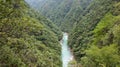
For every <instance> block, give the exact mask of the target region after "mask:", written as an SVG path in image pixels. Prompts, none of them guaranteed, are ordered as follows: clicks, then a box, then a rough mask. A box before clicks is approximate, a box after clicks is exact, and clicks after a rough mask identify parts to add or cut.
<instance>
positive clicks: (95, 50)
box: [69, 0, 120, 67]
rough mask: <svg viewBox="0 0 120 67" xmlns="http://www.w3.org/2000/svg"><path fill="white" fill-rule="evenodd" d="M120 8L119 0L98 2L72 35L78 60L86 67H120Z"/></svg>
mask: <svg viewBox="0 0 120 67" xmlns="http://www.w3.org/2000/svg"><path fill="white" fill-rule="evenodd" d="M119 7H120V4H119V1H118V0H94V1H93V2H92V3H91V4H90V5H89V6H88V7H87V9H86V10H85V11H84V12H83V13H82V17H81V19H80V21H79V23H77V26H76V27H75V28H74V29H73V31H72V32H71V34H70V35H69V36H70V38H69V45H70V47H71V48H72V50H73V53H74V55H75V58H76V60H77V61H78V62H81V63H82V65H83V66H84V67H101V66H103V67H119V66H120V65H119V64H120V63H119V62H120V61H119V60H120V53H119V47H120V46H119V40H120V39H119V36H120V34H119V29H120V28H119V22H120V20H119V19H120V14H119V13H120V11H119ZM113 54H114V55H113Z"/></svg>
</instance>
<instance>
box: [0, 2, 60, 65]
mask: <svg viewBox="0 0 120 67" xmlns="http://www.w3.org/2000/svg"><path fill="white" fill-rule="evenodd" d="M58 35H60V36H59V37H58ZM60 37H61V32H60V30H59V29H58V28H57V27H56V26H55V25H54V24H52V22H51V21H49V20H48V19H46V18H44V17H42V16H41V15H40V14H39V13H38V12H35V11H33V10H31V9H30V8H29V7H28V5H26V3H25V2H24V0H20V1H18V0H17V1H9V0H4V1H3V0H0V67H49V66H53V67H61V65H62V63H61V57H60V54H61V46H60V44H59V41H58V40H59V38H60ZM56 59H57V60H56Z"/></svg>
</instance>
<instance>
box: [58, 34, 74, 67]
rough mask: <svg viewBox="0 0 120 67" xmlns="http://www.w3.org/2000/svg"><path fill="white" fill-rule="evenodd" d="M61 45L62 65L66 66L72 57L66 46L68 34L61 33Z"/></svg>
mask: <svg viewBox="0 0 120 67" xmlns="http://www.w3.org/2000/svg"><path fill="white" fill-rule="evenodd" d="M60 43H61V45H62V63H63V65H62V67H68V63H69V62H70V61H71V60H72V59H73V55H72V53H71V51H70V48H69V47H68V34H67V33H63V38H62V40H61V42H60Z"/></svg>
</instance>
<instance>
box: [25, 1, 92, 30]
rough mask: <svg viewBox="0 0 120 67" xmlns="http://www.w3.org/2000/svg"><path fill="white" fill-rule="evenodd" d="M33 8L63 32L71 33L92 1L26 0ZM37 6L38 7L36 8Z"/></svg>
mask: <svg viewBox="0 0 120 67" xmlns="http://www.w3.org/2000/svg"><path fill="white" fill-rule="evenodd" d="M26 1H27V2H28V3H29V4H30V5H31V6H32V7H33V8H35V9H37V10H38V11H40V12H41V14H43V15H44V16H46V17H47V18H49V19H50V20H51V21H53V23H55V24H56V25H57V26H58V27H60V29H61V30H62V31H65V32H70V31H71V30H72V28H73V27H74V26H75V24H76V23H77V22H78V21H79V19H80V18H79V17H80V16H81V15H80V14H81V13H82V12H83V10H85V9H86V7H87V6H88V5H89V3H90V2H91V1H92V0H38V1H34V0H26ZM36 5H37V6H36Z"/></svg>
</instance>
